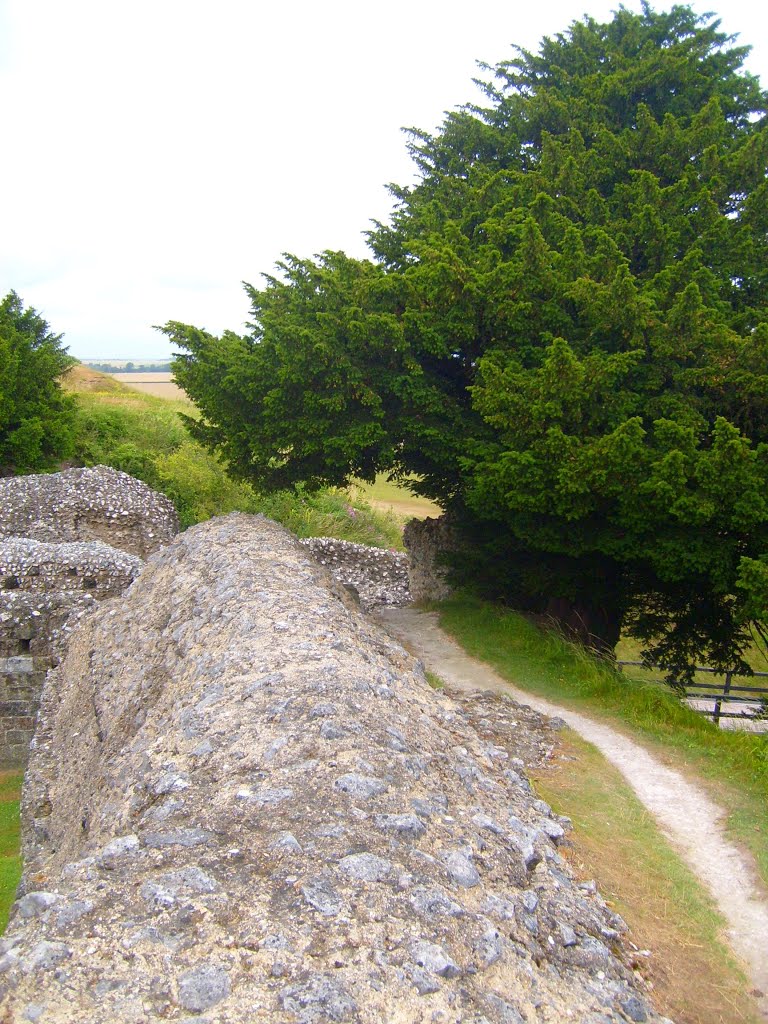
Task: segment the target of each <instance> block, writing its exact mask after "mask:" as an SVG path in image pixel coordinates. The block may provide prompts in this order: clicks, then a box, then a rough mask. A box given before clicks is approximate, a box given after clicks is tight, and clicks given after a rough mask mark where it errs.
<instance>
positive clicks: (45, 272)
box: [0, 0, 768, 359]
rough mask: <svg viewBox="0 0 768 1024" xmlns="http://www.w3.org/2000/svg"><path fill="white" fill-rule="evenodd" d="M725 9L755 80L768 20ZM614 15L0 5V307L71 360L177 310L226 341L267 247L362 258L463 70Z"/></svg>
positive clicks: (243, 313)
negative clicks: (43, 333)
mask: <svg viewBox="0 0 768 1024" xmlns="http://www.w3.org/2000/svg"><path fill="white" fill-rule="evenodd" d="M719 5H720V8H721V10H720V15H721V17H722V22H723V28H724V29H725V30H726V31H728V32H730V33H736V32H738V33H740V39H739V41H740V42H743V43H749V44H752V46H753V53H752V56H751V58H750V62H749V64H748V68H749V70H750V71H752V72H754V73H755V74H758V75H760V77H761V79H762V81H763V84H764V85H765V84H766V83H768V17H767V16H766V14H765V13H758V5H757V3H756V0H728V3H727V4H726V3H724V0H719ZM617 6H618V4H617V3H616V2H604V0H583V2H577V3H574V2H562V0H544V2H540V3H538V4H537V3H514V2H510V0H506V2H501V0H473V2H472V3H468V2H466V0H463V2H461V3H457V2H453V0H386V2H377V3H371V2H367V3H366V2H365V0H325V2H323V0H316V2H309V0H291V2H286V3H282V4H277V3H266V2H263V0H215V2H214V0H208V2H198V0H131V2H130V3H127V2H123V3H117V2H116V0H0V90H1V93H0V95H2V100H3V109H4V111H5V115H4V129H3V136H4V138H5V147H4V154H3V158H2V160H1V161H0V200H1V201H2V217H1V219H0V232H2V234H1V235H0V238H1V239H2V242H1V244H0V296H2V295H5V294H6V293H7V292H8V291H9V290H10V289H11V288H13V289H15V290H16V291H17V292H18V293H19V294H20V295H21V297H22V298H23V299H24V301H25V302H26V303H27V304H28V305H33V306H35V307H36V308H37V309H38V310H39V311H40V312H41V313H42V314H43V315H44V316H45V318H46V319H47V320H48V321H49V323H50V324H51V326H52V327H53V329H54V330H55V331H57V332H63V333H64V334H65V342H66V344H68V346H69V349H70V352H71V353H72V354H73V355H75V356H78V357H80V358H98V357H104V358H108V357H112V358H139V359H144V358H151V357H163V356H167V355H168V347H167V345H166V342H165V338H164V336H162V335H160V334H158V333H157V332H156V331H154V330H153V329H152V325H153V324H161V323H164V322H165V321H167V320H170V319H173V320H181V321H184V322H186V323H193V324H196V325H197V326H200V327H206V328H207V329H208V330H211V331H214V332H216V333H219V332H220V331H222V330H223V329H225V328H230V329H232V330H238V331H239V330H241V329H242V326H243V323H244V321H245V320H247V318H248V303H247V299H246V296H245V293H244V292H243V290H242V286H241V284H240V282H241V281H242V280H246V281H250V282H252V283H258V281H259V275H260V274H261V273H264V272H266V273H269V272H270V271H271V270H272V269H273V268H274V264H275V261H276V260H278V259H279V258H280V254H281V253H282V252H293V253H296V254H297V255H300V256H311V255H312V254H314V253H318V252H321V251H322V250H324V249H344V250H346V251H347V252H348V253H350V254H352V255H358V256H363V255H365V254H366V248H365V243H364V240H363V237H362V233H363V232H364V231H365V229H366V228H367V227H368V225H369V222H370V220H372V219H374V218H377V219H384V218H386V216H387V214H388V211H389V210H390V209H391V201H390V198H389V195H388V193H387V191H386V189H385V185H386V183H387V182H390V181H394V182H398V183H406V182H409V181H410V180H412V165H411V163H410V161H409V159H408V157H407V154H406V150H405V138H404V136H403V134H402V132H401V128H402V127H404V126H411V125H413V126H417V127H420V128H425V129H427V130H432V129H434V128H435V127H436V126H437V125H439V124H440V122H441V121H442V117H443V112H444V111H446V110H449V109H451V108H453V107H455V106H458V105H460V104H462V103H464V102H467V101H470V100H473V99H476V98H477V93H476V92H475V90H474V87H473V85H472V81H471V80H472V77H473V76H475V75H477V73H478V72H477V67H476V63H475V62H476V61H477V60H482V61H486V62H488V63H491V64H493V63H496V62H498V61H499V60H502V59H504V58H505V57H506V56H508V55H509V52H510V45H511V44H512V43H517V44H520V45H522V46H525V47H527V48H529V49H536V48H537V45H538V42H539V40H540V39H541V38H542V36H544V35H552V34H554V33H556V32H558V31H562V30H564V29H566V28H567V27H568V25H569V24H570V23H571V22H572V21H573V20H574V19H575V18H579V17H581V15H582V14H583V13H585V12H586V13H589V14H591V15H592V16H593V17H595V18H597V19H599V20H608V19H609V18H610V14H611V11H612V10H613V9H615V8H616V7H617ZM625 6H627V7H629V8H630V9H633V10H637V9H639V0H630V2H628V3H627V4H626V5H625ZM657 6H661V5H657ZM665 6H667V7H668V6H669V5H668V4H667V5H665ZM693 6H694V7H695V8H696V10H699V11H701V12H706V11H708V10H712V9H713V7H716V6H717V2H716V0H712V2H711V3H710V2H696V3H694V4H693ZM760 6H762V5H760Z"/></svg>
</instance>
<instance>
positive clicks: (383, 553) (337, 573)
mask: <svg viewBox="0 0 768 1024" xmlns="http://www.w3.org/2000/svg"><path fill="white" fill-rule="evenodd" d="M299 543H301V544H303V545H304V547H306V548H308V549H309V550H310V551H311V552H312V554H313V555H314V556H315V558H316V559H317V561H318V562H319V563H320V565H324V566H325V567H326V568H327V569H328V571H329V572H330V573H331V575H332V576H333V577H334V579H336V580H338V582H339V583H343V584H344V585H345V586H347V587H352V588H353V590H354V591H355V593H356V594H357V596H358V598H359V600H360V606H361V607H362V608H363V609H365V610H370V609H371V608H377V607H378V606H379V605H400V604H408V603H409V601H410V600H411V594H410V590H409V589H408V556H407V555H406V554H405V553H404V552H403V551H391V550H389V549H388V548H374V547H371V546H370V545H369V544H354V543H353V542H352V541H348V540H337V539H336V538H335V537H307V538H305V539H304V540H302V541H300V542H299Z"/></svg>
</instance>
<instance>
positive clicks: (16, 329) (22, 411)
mask: <svg viewBox="0 0 768 1024" xmlns="http://www.w3.org/2000/svg"><path fill="white" fill-rule="evenodd" d="M71 362H72V360H71V358H70V357H69V356H68V355H67V353H66V349H65V348H64V347H63V345H62V343H61V335H56V334H53V333H52V332H51V330H50V328H49V326H48V324H47V323H46V322H45V320H43V318H42V317H41V316H40V315H39V314H38V313H37V312H36V310H34V309H32V307H29V308H28V309H25V308H24V303H23V302H22V300H21V299H20V298H19V296H18V295H17V294H16V293H15V292H10V293H9V294H8V295H6V297H5V298H4V299H3V300H2V302H0V476H8V475H9V474H11V473H28V472H30V471H34V470H44V469H50V468H52V467H53V466H55V465H56V463H57V462H58V461H59V460H60V459H62V458H65V457H66V456H67V455H69V454H70V453H71V450H72V446H73V430H74V426H73V425H74V404H73V402H72V400H71V399H70V398H69V397H68V396H67V395H65V394H64V393H63V392H62V390H61V388H60V387H59V377H60V376H61V374H62V373H63V372H64V370H65V369H66V368H67V367H68V366H69V365H70V364H71Z"/></svg>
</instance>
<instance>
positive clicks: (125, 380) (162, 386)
mask: <svg viewBox="0 0 768 1024" xmlns="http://www.w3.org/2000/svg"><path fill="white" fill-rule="evenodd" d="M109 376H110V377H112V378H114V380H117V381H120V383H121V384H124V385H125V386H126V387H129V388H133V389H134V391H139V392H141V394H143V395H155V396H156V397H157V398H186V397H187V396H186V394H185V393H184V392H183V391H182V389H181V388H180V387H179V385H178V384H177V383H176V382H175V381H174V379H173V374H172V373H160V372H157V373H111V374H109Z"/></svg>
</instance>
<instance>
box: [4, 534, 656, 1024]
mask: <svg viewBox="0 0 768 1024" xmlns="http://www.w3.org/2000/svg"><path fill="white" fill-rule="evenodd" d="M489 700H490V698H489ZM494 708H496V705H494ZM520 710H522V709H520ZM523 714H524V712H523ZM528 714H529V715H533V713H532V712H528ZM482 716H483V718H482V720H483V721H487V720H490V719H493V720H494V721H495V722H496V724H497V726H498V728H497V732H496V733H494V734H493V739H491V738H489V734H488V733H487V732H479V731H478V729H476V728H475V727H474V726H473V724H472V719H471V716H470V715H469V714H468V713H467V711H466V710H465V708H464V707H462V705H461V704H460V703H457V702H455V701H453V700H451V699H449V698H448V697H447V696H445V695H444V694H440V693H436V692H435V691H433V690H431V689H430V688H429V686H428V685H427V684H426V682H425V680H424V676H423V673H422V671H421V668H420V666H419V664H418V663H417V662H415V661H414V659H413V658H411V657H410V656H409V655H408V654H407V653H406V652H405V651H404V650H403V648H402V647H401V646H400V645H398V644H397V643H395V642H394V641H393V640H392V639H391V638H390V637H388V635H387V634H385V633H384V632H382V631H381V630H380V629H379V628H378V627H377V626H375V625H374V624H373V623H371V622H370V621H368V620H367V619H366V618H365V617H364V616H362V615H361V614H360V613H359V612H358V611H357V610H356V609H355V607H354V605H353V604H352V603H351V602H349V601H347V600H346V595H345V592H344V591H343V590H342V589H339V590H338V591H336V590H335V589H334V587H333V586H332V585H330V584H329V582H328V576H327V573H326V572H325V571H324V570H323V569H322V568H321V567H319V566H318V565H317V564H316V563H315V562H314V560H313V559H312V558H311V557H310V555H309V553H308V552H307V551H306V550H305V549H304V548H303V547H302V546H301V545H299V544H298V543H296V541H295V540H294V539H293V538H292V537H291V536H290V535H289V534H288V533H287V531H285V530H283V529H282V528H281V527H279V526H277V525H276V524H274V523H270V522H269V521H267V520H264V519H263V518H261V517H250V516H243V515H233V516H228V517H225V518H223V519H217V520H212V521H210V522H208V523H205V524H203V525H201V526H198V527H194V528H193V529H191V530H189V531H187V532H186V533H184V534H181V535H180V536H179V537H178V538H176V540H175V541H174V542H173V543H172V544H171V545H169V546H168V547H167V548H165V549H164V550H163V551H161V552H159V553H158V554H157V555H155V556H154V557H153V558H152V559H151V560H150V561H149V562H148V563H147V565H146V567H145V568H144V570H143V572H142V574H141V575H140V576H139V577H138V579H137V580H136V582H135V583H134V584H133V586H132V587H131V588H130V589H129V590H128V591H126V592H125V594H124V595H123V596H122V597H120V598H117V599H115V600H113V601H111V602H110V603H109V604H104V605H101V606H99V607H98V608H96V610H95V611H94V612H92V613H91V614H89V615H88V616H86V617H85V618H84V619H83V621H82V623H81V625H80V627H79V628H78V629H77V630H76V631H75V633H74V634H73V637H72V640H71V642H70V645H69V647H68V651H67V654H66V657H65V659H64V660H63V661H62V663H61V665H60V666H59V667H58V668H57V669H55V670H54V671H53V672H52V673H50V674H49V676H48V681H47V683H46V687H45V691H44V697H43V703H42V708H41V712H40V724H39V727H38V732H37V734H36V737H35V741H34V745H33V752H32V758H31V762H30V766H29V771H28V774H27V780H26V783H25V788H24V798H23V833H24V850H25V870H24V879H23V889H22V892H23V895H21V897H20V899H19V900H18V901H17V903H16V906H15V911H14V916H13V917H12V921H11V924H10V927H9V930H8V932H7V934H6V937H5V938H4V939H3V940H2V942H0V999H1V1002H0V1019H3V1020H8V1021H14V1022H15V1021H19V1022H21V1021H25V1020H35V1021H38V1020H39V1021H40V1022H41V1024H65V1022H66V1024H85V1022H88V1024H107V1022H109V1024H128V1022H131V1024H137V1022H138V1021H144V1022H155V1021H157V1022H160V1021H169V1020H171V1021H175V1020H183V1021H188V1022H190V1024H192V1021H194V1022H196V1024H246V1022H248V1024H250V1022H252V1021H259V1022H262V1021H263V1022H267V1021H274V1022H275V1024H277V1022H279V1024H322V1022H329V1021H334V1022H340V1024H345V1022H349V1024H353V1022H357V1024H381V1022H383V1021H386V1022H387V1024H406V1022H407V1024H436V1022H443V1024H448V1022H455V1021H462V1022H463V1024H522V1022H523V1021H527V1022H529V1024H534V1022H539V1024H543V1022H554V1021H558V1022H559V1021H562V1020H566V1019H572V1020H574V1021H582V1022H586V1021H589V1022H595V1024H597V1022H600V1024H611V1022H614V1024H619V1022H621V1024H626V1022H628V1021H647V1022H657V1021H658V1020H659V1018H658V1016H657V1015H656V1014H655V1013H654V1011H653V1009H652V1008H651V1006H650V1005H649V1003H648V1002H647V1001H646V999H645V997H644V995H643V993H642V992H641V991H639V990H638V988H637V983H636V981H635V979H634V977H633V975H632V972H631V970H629V969H628V967H627V966H625V965H624V964H623V963H622V962H621V960H620V959H618V958H617V956H616V955H615V953H616V952H617V951H618V952H620V950H621V939H620V935H619V933H620V931H621V927H622V925H621V922H620V920H618V919H617V918H616V916H615V915H614V914H612V912H611V911H609V910H608V908H607V907H606V906H605V904H604V903H603V901H602V900H601V899H600V898H599V897H598V896H597V895H595V893H594V892H593V891H591V890H582V889H579V888H578V887H577V886H576V885H575V884H574V883H573V881H572V878H571V877H570V874H569V869H568V867H567V865H566V864H565V862H564V860H563V858H561V856H560V855H559V853H558V851H557V844H558V843H559V842H560V841H561V839H562V837H563V830H564V822H563V821H561V820H559V819H558V818H556V817H555V816H554V815H553V814H552V812H551V810H550V809H549V808H548V807H547V805H546V804H543V803H542V802H541V801H537V800H535V797H534V795H533V794H532V793H531V791H530V786H529V785H528V784H527V782H526V780H525V778H524V776H523V774H522V762H521V761H518V760H516V759H515V758H516V753H515V751H516V747H515V733H516V730H518V729H519V725H518V723H519V721H520V715H519V714H518V709H517V707H516V706H515V705H512V704H508V703H507V704H505V703H503V702H501V703H500V706H499V707H498V708H496V710H495V711H493V710H491V709H489V708H484V709H483V711H482Z"/></svg>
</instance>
